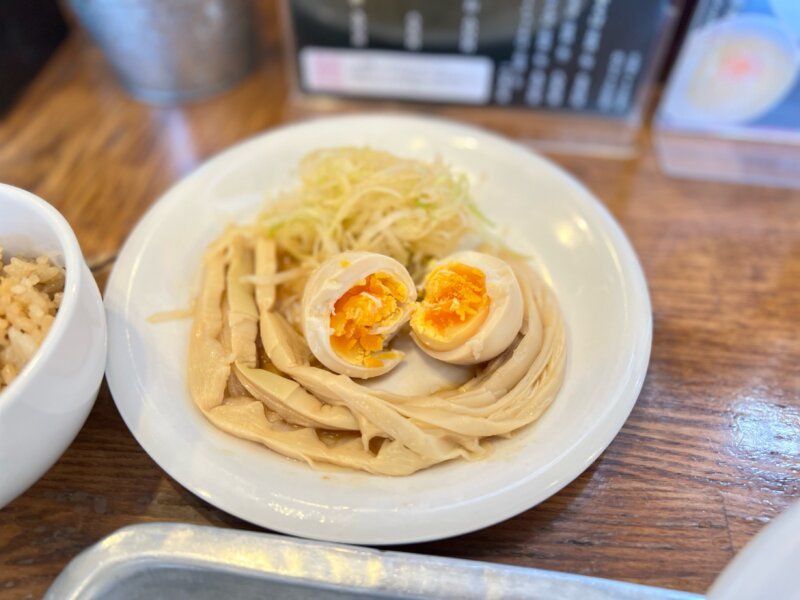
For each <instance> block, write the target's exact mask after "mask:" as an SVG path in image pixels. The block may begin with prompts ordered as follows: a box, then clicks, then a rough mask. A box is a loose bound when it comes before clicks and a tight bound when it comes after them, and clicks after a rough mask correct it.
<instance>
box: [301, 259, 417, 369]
mask: <svg viewBox="0 0 800 600" xmlns="http://www.w3.org/2000/svg"><path fill="white" fill-rule="evenodd" d="M378 272H380V273H386V274H387V275H390V276H391V277H393V278H395V279H396V280H397V281H399V282H400V283H402V284H403V286H405V288H406V290H407V297H406V298H405V299H404V301H403V302H401V306H402V307H403V314H402V315H401V316H400V317H399V318H398V319H397V320H396V321H394V322H392V323H390V324H388V325H387V326H386V327H384V328H383V329H381V331H379V332H376V333H380V334H381V335H383V336H384V351H386V350H388V348H386V347H385V346H386V343H387V342H388V341H389V340H391V338H392V337H393V336H394V335H395V334H396V333H397V331H398V330H399V329H400V327H402V326H403V324H404V323H406V322H407V321H408V319H409V316H410V314H411V311H412V309H413V303H414V301H415V300H416V297H417V290H416V287H415V285H414V280H413V279H412V278H411V275H409V274H408V271H407V270H406V268H405V267H404V266H403V265H402V264H400V263H399V262H397V261H396V260H394V259H393V258H390V257H388V256H384V255H382V254H375V253H373V252H355V251H353V252H343V253H342V254H337V255H336V256H333V257H331V258H330V259H328V260H326V261H325V262H324V263H322V264H321V265H320V266H319V267H318V268H317V270H316V271H314V273H313V274H312V275H311V277H309V279H308V282H307V283H306V286H305V290H304V292H303V304H302V319H301V322H302V327H303V333H304V334H305V338H306V341H307V343H308V346H309V348H310V349H311V352H312V353H313V354H314V356H315V357H316V358H317V360H319V361H320V362H321V363H322V364H323V365H325V366H326V367H327V368H328V369H330V370H331V371H334V372H336V373H341V374H343V375H348V376H349V377H357V378H361V379H366V378H370V377H377V376H378V375H383V374H384V373H386V372H388V371H390V370H391V369H393V368H394V367H396V366H397V365H398V364H399V363H400V361H401V360H402V358H403V355H402V353H400V352H394V354H395V355H396V356H395V357H394V358H382V359H381V360H382V362H383V365H382V366H380V367H367V366H364V365H358V364H353V363H351V362H349V361H348V360H346V359H345V358H343V357H342V356H340V355H339V354H338V353H337V352H336V350H335V349H334V348H333V347H332V346H331V334H332V333H333V331H332V329H331V326H330V319H331V315H332V314H333V311H334V309H335V304H336V301H337V300H338V299H339V298H341V297H342V296H343V295H344V294H345V293H346V292H347V291H348V290H349V289H350V288H352V287H353V286H354V285H356V284H357V283H358V282H359V281H361V280H363V279H365V278H367V277H368V276H369V275H372V274H373V273H378ZM375 300H376V301H378V302H379V301H380V300H378V299H377V298H376V299H375Z"/></svg>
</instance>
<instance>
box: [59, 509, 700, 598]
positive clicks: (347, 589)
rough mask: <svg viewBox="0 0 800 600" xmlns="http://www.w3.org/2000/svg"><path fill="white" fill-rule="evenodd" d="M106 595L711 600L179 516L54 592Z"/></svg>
mask: <svg viewBox="0 0 800 600" xmlns="http://www.w3.org/2000/svg"><path fill="white" fill-rule="evenodd" d="M100 598H103V599H104V600H106V599H114V600H152V599H153V598H191V599H192V600H204V599H209V600H211V599H215V600H216V599H219V598H224V599H225V600H243V599H248V600H249V599H253V600H255V599H257V598H290V599H301V598H302V599H312V598H336V599H340V600H343V599H345V598H352V599H359V598H360V599H363V598H459V599H463V600H469V599H470V598H476V599H477V598H530V599H532V600H545V599H546V600H702V596H698V595H695V594H688V593H685V592H677V591H671V590H665V589H660V588H654V587H648V586H642V585H635V584H631V583H621V582H618V581H609V580H606V579H597V578H594V577H584V576H582V575H570V574H567V573H556V572H554V571H542V570H538V569H523V568H520V567H509V566H503V565H494V564H489V563H482V562H475V561H468V560H456V559H451V558H440V557H436V556H425V555H421V554H407V553H402V552H382V551H379V550H370V549H367V548H356V547H353V546H343V545H338V544H325V543H320V542H312V541H307V540H298V539H294V538H289V537H284V536H280V535H271V534H265V533H250V532H245V531H234V530H228V529H216V528H212V527H199V526H196V525H179V524H147V525H134V526H131V527H125V528H124V529H121V530H119V531H118V532H116V533H114V534H112V535H110V536H108V537H107V538H105V539H104V540H101V541H100V542H98V543H97V544H95V545H94V546H92V547H91V548H89V549H88V550H86V551H84V552H83V553H82V554H80V555H79V556H78V557H77V558H75V559H73V561H72V562H71V563H70V564H69V565H68V566H67V568H66V569H65V570H64V571H63V572H62V573H61V575H59V577H58V578H57V579H56V581H55V582H54V583H53V585H52V587H51V588H50V590H49V591H48V592H47V594H46V595H45V600H94V599H98V600H99V599H100Z"/></svg>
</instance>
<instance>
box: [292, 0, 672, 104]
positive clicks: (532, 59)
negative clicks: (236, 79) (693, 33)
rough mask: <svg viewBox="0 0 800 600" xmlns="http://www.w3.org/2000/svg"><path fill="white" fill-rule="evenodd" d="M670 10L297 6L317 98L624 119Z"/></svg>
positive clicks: (546, 5)
mask: <svg viewBox="0 0 800 600" xmlns="http://www.w3.org/2000/svg"><path fill="white" fill-rule="evenodd" d="M672 11H673V7H672V3H671V2H670V0H491V1H490V0H435V1H431V0H428V1H423V0H326V1H325V2H319V1H316V0H288V12H289V19H290V23H291V27H292V30H293V36H294V42H295V46H294V51H295V52H296V65H297V78H298V82H299V86H300V89H301V90H302V91H304V92H306V93H309V94H324V95H333V96H342V97H350V98H385V99H395V100H408V101H420V102H444V103H451V104H465V105H496V106H497V105H499V106H523V107H530V108H536V109H541V110H549V111H559V112H565V113H583V114H585V113H589V114H596V115H604V116H626V115H628V114H629V113H630V112H631V111H632V110H634V108H635V106H636V100H637V98H638V97H639V94H638V92H639V91H640V89H641V88H642V86H643V85H644V84H645V82H646V80H647V75H648V74H649V73H650V72H651V71H652V69H651V67H652V64H653V61H654V60H655V59H656V57H657V54H658V52H657V51H658V44H659V42H660V40H662V39H663V35H662V33H663V31H664V28H665V27H667V25H668V23H669V22H670V15H671V13H672Z"/></svg>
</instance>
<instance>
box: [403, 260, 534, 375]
mask: <svg viewBox="0 0 800 600" xmlns="http://www.w3.org/2000/svg"><path fill="white" fill-rule="evenodd" d="M424 287H425V297H424V298H423V300H422V302H420V303H419V304H418V305H417V308H416V310H415V311H414V315H413V317H412V318H411V329H412V331H413V334H412V335H413V337H414V340H415V341H416V342H417V344H418V345H419V347H420V348H422V350H423V351H425V352H426V353H427V354H429V355H430V356H432V357H434V358H437V359H439V360H442V361H444V362H448V363H453V364H457V365H472V364H476V363H480V362H484V361H487V360H490V359H492V358H494V357H495V356H497V355H499V354H500V353H502V352H503V351H504V350H505V349H506V348H508V347H509V346H510V345H511V343H512V342H513V341H514V338H516V336H517V334H518V333H519V330H520V328H521V327H522V317H523V306H522V291H521V290H520V287H519V282H518V281H517V277H516V276H515V275H514V271H513V270H512V269H511V267H510V266H509V265H508V263H506V262H505V261H504V260H502V259H500V258H497V257H496V256H491V255H489V254H483V253H481V252H474V251H464V252H458V253H456V254H453V255H451V256H449V257H448V258H446V259H444V260H443V261H441V262H440V263H439V264H438V265H436V266H435V267H434V269H433V270H432V271H431V272H430V273H428V275H427V277H426V278H425V284H424Z"/></svg>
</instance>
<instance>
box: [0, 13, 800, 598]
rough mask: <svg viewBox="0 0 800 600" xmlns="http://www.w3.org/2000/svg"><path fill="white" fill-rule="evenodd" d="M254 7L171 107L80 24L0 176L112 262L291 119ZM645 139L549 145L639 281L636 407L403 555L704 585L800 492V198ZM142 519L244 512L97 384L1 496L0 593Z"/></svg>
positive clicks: (10, 129)
mask: <svg viewBox="0 0 800 600" xmlns="http://www.w3.org/2000/svg"><path fill="white" fill-rule="evenodd" d="M266 22H267V24H268V25H270V27H269V29H270V31H269V32H268V33H269V35H268V39H270V40H271V41H272V42H271V43H272V45H271V46H270V47H269V51H268V53H267V57H266V59H265V61H264V63H263V65H262V66H261V68H260V69H259V70H258V71H257V72H255V73H254V74H253V75H252V76H251V77H249V78H248V79H247V80H246V81H244V82H243V83H242V84H240V85H238V86H237V87H236V88H234V89H232V90H231V91H229V92H227V93H225V94H223V95H222V96H219V97H217V98H214V99H212V100H209V101H206V102H202V103H199V104H195V105H191V106H187V107H183V108H153V107H148V106H145V105H142V104H138V103H136V102H135V101H133V100H131V99H129V98H128V97H126V96H125V95H124V93H123V92H122V91H121V90H120V88H119V87H118V86H117V85H116V83H115V82H114V80H113V78H112V76H111V74H110V73H109V71H108V69H107V67H106V66H105V64H104V62H103V61H102V58H101V56H100V55H99V53H98V51H97V50H96V49H94V48H93V47H91V46H90V45H89V44H88V43H87V42H86V41H85V40H84V39H83V38H82V37H80V36H73V38H72V39H71V40H70V41H69V42H68V44H67V45H66V46H65V47H64V48H62V50H61V51H60V53H59V54H58V55H57V56H56V57H55V58H54V59H53V60H52V61H51V63H50V64H49V65H48V67H47V69H46V70H45V71H44V72H43V73H42V74H41V75H40V76H39V78H38V79H37V80H36V81H35V83H34V84H33V86H32V87H31V88H30V89H29V90H28V91H27V92H26V93H25V95H24V96H23V98H22V99H21V101H20V102H19V103H18V105H17V106H16V108H15V109H14V110H13V111H12V112H11V113H9V114H8V115H7V116H6V117H5V118H4V119H3V120H2V121H0V181H4V182H7V183H11V184H14V185H18V186H21V187H25V188H27V189H30V190H31V191H33V192H35V193H37V194H39V195H41V196H43V197H45V198H47V199H48V200H49V201H51V202H52V203H53V204H55V205H56V206H57V207H58V208H59V209H60V210H61V211H62V212H63V213H64V214H65V216H66V217H67V219H68V220H69V221H70V223H71V224H72V226H73V227H74V229H75V231H76V233H77V235H78V238H79V240H80V242H81V245H82V247H83V250H84V252H85V254H86V256H87V259H88V261H89V262H90V263H92V264H95V265H98V267H100V266H101V265H103V264H109V261H111V260H112V259H113V257H114V255H115V254H116V252H117V251H118V249H119V247H120V245H121V244H122V242H123V241H124V239H125V237H126V235H127V234H128V233H129V232H130V230H131V228H132V227H133V226H134V224H135V222H136V220H137V219H138V218H139V217H140V216H141V215H142V214H143V212H144V211H145V210H146V209H147V208H148V207H149V206H150V205H151V204H152V203H153V202H154V201H155V200H156V199H157V197H158V196H159V195H160V194H161V193H162V192H163V191H165V190H166V189H167V188H168V187H169V186H170V185H171V184H173V183H174V182H175V181H177V180H178V179H179V178H180V177H181V176H182V175H184V174H185V173H187V172H188V171H190V170H191V169H193V168H194V167H196V166H197V165H198V164H199V163H201V162H202V161H203V160H205V159H206V158H207V157H209V156H210V155H212V154H214V153H216V152H218V151H219V150H221V149H223V148H225V147H227V146H229V145H230V144H232V143H235V142H237V141H239V140H241V139H242V138H244V137H247V136H249V135H252V134H255V133H257V132H260V131H263V130H265V129H267V128H269V127H272V126H275V125H277V124H278V123H280V122H281V120H282V119H284V117H285V115H287V114H290V111H287V88H286V84H285V77H284V76H285V73H284V70H283V66H282V63H281V58H280V52H279V49H278V48H277V45H276V44H277V42H276V39H277V35H276V32H275V28H274V22H275V20H274V18H273V19H267V21H266ZM507 133H513V130H512V131H507ZM647 148H649V145H648V144H646V145H645V151H644V152H643V153H642V155H641V156H640V157H639V158H637V159H635V160H629V161H609V160H600V159H591V158H586V157H558V158H556V160H557V162H559V163H560V164H561V165H562V166H564V167H565V168H566V169H567V170H569V171H571V172H572V173H574V174H575V175H576V176H577V177H578V178H580V179H581V180H582V181H584V182H585V183H586V185H587V186H588V187H589V188H590V189H591V190H592V191H594V192H595V193H596V194H597V195H598V196H599V197H600V198H601V199H602V200H603V201H604V202H605V203H606V205H607V206H608V208H609V210H610V211H611V212H612V213H613V215H614V216H615V217H616V218H617V219H618V220H619V222H620V223H621V225H622V226H623V228H624V229H625V231H626V232H627V233H628V235H629V237H630V239H631V241H632V243H633V245H634V247H635V248H636V251H637V252H638V254H639V256H640V258H641V260H642V264H643V266H644V269H645V272H646V274H647V277H648V281H649V285H650V290H651V294H652V301H653V307H654V322H655V332H654V333H655V335H654V341H653V353H652V360H651V365H650V370H649V373H648V377H647V381H646V383H645V386H644V390H643V391H642V394H641V397H640V398H639V401H638V403H637V404H636V407H635V408H634V410H633V413H632V414H631V416H630V418H629V420H628V421H627V423H626V424H625V426H624V428H623V429H622V431H621V433H620V434H619V435H618V436H617V438H616V439H615V440H614V441H613V443H612V444H611V445H610V447H609V448H608V449H607V450H606V452H605V453H604V454H603V455H602V456H601V457H600V458H599V459H598V460H597V461H596V462H595V463H594V464H593V465H592V466H591V467H590V468H589V469H588V470H587V471H586V472H585V473H583V474H582V475H581V476H580V477H579V478H578V479H577V480H576V481H575V482H573V483H572V484H570V485H569V486H567V487H566V488H565V489H564V490H563V491H561V492H560V493H558V494H556V495H555V496H554V497H552V498H551V499H550V500H548V501H546V502H544V503H543V504H541V505H540V506H538V507H536V508H534V509H532V510H529V511H527V512H525V513H523V514H521V515H519V516H517V517H515V518H513V519H510V520H508V521H506V522H504V523H500V524H498V525H496V526H494V527H490V528H487V529H484V530H482V531H478V532H475V533H473V534H469V535H465V536H461V537H459V538H456V539H451V540H444V541H440V542H433V543H427V544H419V545H415V546H410V547H406V548H405V549H406V550H411V551H419V552H426V553H433V554H440V555H446V556H455V557H462V558H471V559H479V560H488V561H493V562H499V563H507V564H514V565H522V566H532V567H540V568H546V569H555V570H560V571H571V572H578V573H585V574H590V575H595V576H600V577H608V578H615V579H621V580H627V581H633V582H640V583H646V584H652V585H660V586H666V587H671V588H676V589H684V590H690V591H696V592H702V591H705V590H706V589H707V587H708V586H709V585H710V583H711V582H712V581H713V579H714V578H715V576H716V575H717V574H718V573H719V572H720V570H721V569H722V568H723V567H724V566H725V564H726V563H727V562H728V561H729V560H730V559H731V557H732V556H733V554H734V553H735V552H736V551H738V550H739V549H741V548H742V546H743V545H744V544H745V543H746V542H747V540H748V539H750V538H751V537H752V536H753V535H754V534H755V533H756V532H757V531H758V530H759V529H760V528H761V527H763V525H764V524H765V523H767V522H768V521H769V520H770V519H771V518H772V517H774V516H775V515H776V514H778V513H779V512H780V511H781V510H782V509H783V508H785V507H786V506H787V505H788V504H790V503H791V502H792V501H793V500H798V499H800V488H799V484H798V481H799V480H800V367H799V366H798V365H800V338H799V337H798V325H800V193H798V192H795V191H787V190H776V189H768V188H760V187H745V186H741V187H735V186H730V185H723V184H715V183H702V182H689V181H679V180H674V179H669V178H666V177H665V176H664V175H662V174H661V173H660V171H659V169H658V166H657V164H656V162H655V159H654V157H653V155H652V153H651V151H650V150H649V149H647ZM106 275H107V269H105V272H104V271H103V269H100V272H99V273H98V277H99V280H100V283H101V285H102V283H103V281H104V277H105V276H106ZM150 521H184V522H190V523H201V524H212V525H218V526H223V527H235V528H242V529H252V527H251V526H249V525H248V524H246V523H243V522H242V521H240V520H238V519H236V518H234V517H231V516H228V515H226V514H224V513H222V512H221V511H219V510H217V509H215V508H213V507H211V506H210V505H208V504H206V503H205V502H203V501H202V500H200V499H198V498H196V497H195V496H193V495H192V494H191V493H189V492H188V491H186V490H185V489H183V488H182V487H181V486H180V485H178V484H177V483H176V482H174V481H173V480H172V479H171V478H170V477H168V476H167V475H166V474H165V473H163V472H162V471H161V470H160V469H159V467H158V466H157V465H156V464H155V463H154V462H153V461H152V460H151V459H150V458H149V457H148V456H147V454H146V453H145V452H144V451H143V450H142V449H141V448H140V447H139V445H138V444H137V442H136V441H135V440H134V439H133V437H132V436H131V434H130V433H129V432H128V430H127V428H126V427H125V425H124V423H123V422H122V420H121V418H120V416H119V414H118V413H117V411H116V408H115V407H114V404H113V401H112V399H111V397H110V394H109V392H108V389H107V387H106V386H105V385H104V386H103V388H102V390H101V393H100V397H99V398H98V402H97V405H96V406H95V408H94V410H93V411H92V413H91V415H90V416H89V419H88V421H87V423H86V425H85V427H84V428H83V430H82V431H81V433H80V434H79V435H78V438H77V439H76V440H75V442H74V443H73V444H72V446H71V447H70V448H69V450H68V451H67V452H66V454H65V455H64V456H63V457H62V459H61V460H60V461H59V462H58V463H57V464H56V465H55V466H54V467H53V468H52V469H51V470H50V471H49V472H48V473H47V475H46V476H45V477H44V478H43V479H42V480H41V481H39V482H38V483H37V484H36V485H34V486H33V487H32V488H31V489H30V490H29V491H28V492H26V493H25V494H24V495H23V496H21V497H20V498H18V499H17V500H16V501H14V502H13V503H11V504H10V505H9V506H8V507H6V508H4V509H3V510H2V511H0V595H2V597H4V598H6V597H8V598H36V597H39V596H41V594H42V593H43V592H44V591H45V590H46V589H47V587H48V586H49V584H50V583H51V581H52V580H53V578H54V577H55V576H56V575H57V574H58V572H59V571H60V570H61V569H62V568H63V567H64V565H65V564H66V563H67V562H68V561H69V560H70V559H71V558H73V557H74V556H75V555H76V554H77V553H78V552H80V551H81V550H82V549H84V548H85V547H87V546H88V545H90V544H92V543H94V542H96V541H97V540H99V539H100V538H102V537H103V536H105V535H107V534H109V533H111V532H112V531H114V530H115V529H117V528H119V527H122V526H124V525H129V524H132V523H142V522H150Z"/></svg>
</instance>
